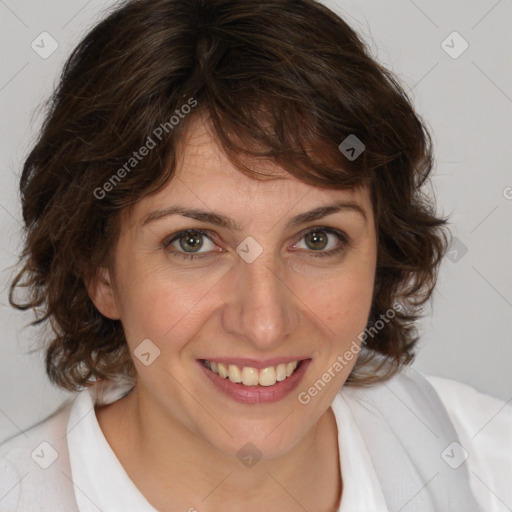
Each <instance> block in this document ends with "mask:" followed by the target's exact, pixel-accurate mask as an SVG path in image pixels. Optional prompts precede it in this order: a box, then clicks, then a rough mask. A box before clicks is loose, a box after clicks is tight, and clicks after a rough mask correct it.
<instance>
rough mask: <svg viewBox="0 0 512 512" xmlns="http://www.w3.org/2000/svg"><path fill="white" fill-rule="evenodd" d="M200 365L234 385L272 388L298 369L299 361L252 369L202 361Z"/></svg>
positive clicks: (206, 360)
mask: <svg viewBox="0 0 512 512" xmlns="http://www.w3.org/2000/svg"><path fill="white" fill-rule="evenodd" d="M202 363H203V364H204V366H206V368H208V369H209V370H211V371H212V372H213V373H215V374H217V375H219V376H220V377H222V378H223V379H229V380H230V381H231V382H234V383H236V384H238V383H241V384H243V385H244V386H273V385H274V384H275V383H276V382H281V381H283V380H286V379H287V378H288V377H290V376H291V375H292V373H293V372H294V371H295V370H296V369H297V368H298V366H299V365H300V363H301V361H293V362H290V363H281V364H278V365H277V366H268V367H267V368H261V369H258V368H253V367H251V366H243V367H239V366H237V365H234V364H228V363H217V362H215V361H208V359H203V360H202Z"/></svg>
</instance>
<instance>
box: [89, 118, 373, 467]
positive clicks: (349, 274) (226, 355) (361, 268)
mask: <svg viewBox="0 0 512 512" xmlns="http://www.w3.org/2000/svg"><path fill="white" fill-rule="evenodd" d="M190 126H191V127H190V129H189V130H188V135H187V138H186V140H185V141H184V144H183V146H182V147H183V148H184V150H183V151H182V153H181V157H180V159H179V165H178V167H177V172H176V175H175V177H174V178H173V179H172V180H171V182H169V183H168V184H167V185H166V186H165V188H163V189H162V190H160V191H159V192H158V193H157V194H154V195H153V196H150V197H146V198H144V199H143V200H141V201H140V202H139V203H138V204H137V205H136V207H135V209H134V210H133V212H132V214H131V215H130V216H125V218H124V219H123V223H122V228H121V234H120V238H119V241H118V244H117V246H116V248H115V258H114V265H113V271H112V272H110V273H108V272H107V274H106V276H107V280H109V281H110V283H111V287H110V286H108V285H106V284H105V285H99V286H98V287H97V288H96V291H95V292H93V293H92V298H93V300H94V302H95V304H96V306H97V307H98V309H99V310H100V311H101V312H102V313H103V314H104V315H106V316H108V317H110V318H119V319H120V320H121V322H122V325H123V328H124V331H125V334H126V338H127V342H128V345H129V348H130V352H131V353H132V355H133V354H135V355H134V356H133V359H134V363H135V366H136V370H137V386H136V389H137V392H138V393H139V395H140V398H141V400H142V401H143V403H145V404H146V405H145V406H146V407H147V410H148V411H152V414H154V417H155V418H157V417H158V418H160V419H162V421H167V422H171V423H172V424H173V425H176V426H179V428H185V429H186V430H187V431H188V432H190V433H192V434H193V435H195V436H197V438H198V439H201V440H202V441H204V442H205V443H207V444H208V445H209V446H212V447H214V448H216V449H217V450H220V451H221V452H223V453H225V454H228V455H235V454H236V453H237V452H238V450H240V448H241V447H242V446H244V445H245V444H246V443H247V442H251V443H253V444H254V445H255V446H257V447H258V449H259V450H260V451H261V452H262V453H263V456H264V457H275V456H278V455H280V454H283V453H285V452H287V451H288V450H290V449H291V448H292V447H293V446H294V445H296V444H297V443H298V442H299V441H300V440H301V439H303V438H304V436H306V434H307V433H308V432H311V429H312V427H314V425H315V424H316V423H317V422H318V421H319V420H320V418H321V417H322V416H323V415H324V414H325V413H326V411H327V410H328V408H329V406H330V404H331V403H332V401H333V399H334V397H335V395H336V393H337V392H338V391H339V389H340V388H341V386H342V385H343V383H344V382H345V380H346V378H347V377H348V375H349V373H350V371H351V369H352V368H353V366H354V364H355V361H356V357H353V358H352V359H351V360H349V359H348V358H346V357H343V354H344V353H345V352H346V351H347V350H351V351H352V352H353V353H357V350H354V347H355V346H359V341H358V335H359V334H360V333H361V332H362V331H364V329H365V327H366V323H367V319H368V315H369V311H370V306H371V300H372V292H373V285H374V275H375V265H376V235H375V226H374V220H373V212H372V207H371V202H370V195H369V191H368V190H367V189H354V190H343V191H339V190H326V189H321V188H316V187H313V186H311V185H308V184H305V183H303V182H300V181H298V180H297V179H295V178H294V177H292V176H291V175H289V174H286V173H285V172H284V171H283V170H282V169H280V168H278V167H277V166H275V165H272V164H269V163H268V162H267V163H265V164H263V163H262V162H261V161H259V162H257V161H254V162H253V168H255V169H258V170H264V171H265V172H267V173H268V172H272V173H274V175H275V176H280V178H279V179H276V180H273V181H257V180H255V179H252V178H250V177H248V176H245V175H244V174H242V173H241V172H240V171H238V170H237V169H236V168H234V167H233V165H232V164H231V163H230V162H229V160H228V159H227V158H226V157H225V155H223V153H222V152H221V150H220V149H219V148H218V146H217V145H216V143H215V142H214V139H213V137H212V136H211V135H210V133H209V128H208V125H207V124H205V123H204V122H202V121H201V119H200V118H199V119H198V120H196V121H194V122H193V123H192V124H191V125H190ZM143 340H146V341H143ZM141 342H143V343H142V345H141ZM137 355H138V357H137ZM340 357H342V358H343V363H341V362H340ZM336 362H338V364H336ZM327 373H328V374H329V375H328V376H327V377H326V374H327ZM226 374H227V376H226ZM240 380H242V382H239V381H240ZM319 380H320V381H321V384H319Z"/></svg>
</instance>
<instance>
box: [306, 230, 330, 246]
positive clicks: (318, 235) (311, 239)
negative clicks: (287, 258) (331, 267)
mask: <svg viewBox="0 0 512 512" xmlns="http://www.w3.org/2000/svg"><path fill="white" fill-rule="evenodd" d="M306 244H307V245H308V247H309V248H310V249H324V248H325V247H326V245H327V236H326V235H325V233H323V232H322V231H313V232H311V233H308V234H307V235H306Z"/></svg>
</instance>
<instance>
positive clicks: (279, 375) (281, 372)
mask: <svg viewBox="0 0 512 512" xmlns="http://www.w3.org/2000/svg"><path fill="white" fill-rule="evenodd" d="M286 377H288V375H286V365H285V364H284V363H282V364H278V365H277V370H276V380H277V381H278V382H281V381H282V380H284V379H286Z"/></svg>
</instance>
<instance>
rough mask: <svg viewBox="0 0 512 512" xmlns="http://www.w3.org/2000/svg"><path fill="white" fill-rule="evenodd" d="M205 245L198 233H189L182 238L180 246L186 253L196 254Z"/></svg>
mask: <svg viewBox="0 0 512 512" xmlns="http://www.w3.org/2000/svg"><path fill="white" fill-rule="evenodd" d="M202 245H203V240H202V238H201V235H200V234H198V233H189V234H186V235H183V236H182V237H181V238H180V246H181V248H182V249H183V250H184V251H186V252H194V251H195V250H196V249H200V248H201V246H202Z"/></svg>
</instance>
